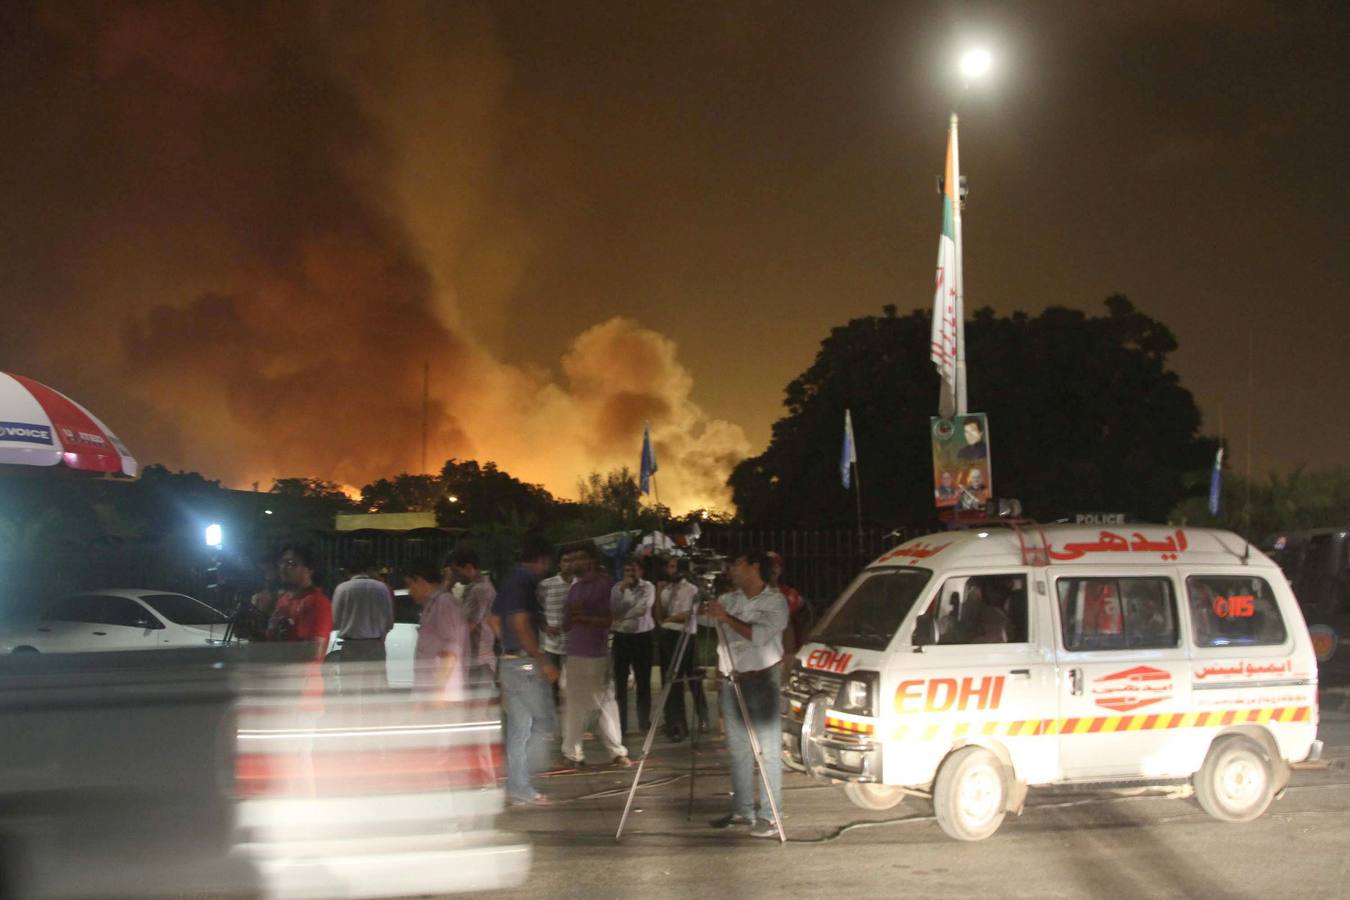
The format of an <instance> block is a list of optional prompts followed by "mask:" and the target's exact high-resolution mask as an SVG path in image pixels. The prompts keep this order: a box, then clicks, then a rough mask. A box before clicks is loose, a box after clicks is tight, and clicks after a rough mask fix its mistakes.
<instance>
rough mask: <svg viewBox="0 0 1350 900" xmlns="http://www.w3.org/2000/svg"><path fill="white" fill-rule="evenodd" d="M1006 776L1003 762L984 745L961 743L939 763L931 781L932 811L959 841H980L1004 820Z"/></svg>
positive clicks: (1006, 796) (938, 821) (995, 829)
mask: <svg viewBox="0 0 1350 900" xmlns="http://www.w3.org/2000/svg"><path fill="white" fill-rule="evenodd" d="M1007 806H1008V780H1007V776H1006V774H1005V773H1004V771H1003V763H1001V762H999V759H998V757H997V756H995V755H994V754H992V753H990V752H989V751H988V750H985V749H984V748H983V747H962V748H961V749H960V750H957V751H956V752H955V753H953V754H952V755H951V756H949V757H947V761H946V762H944V763H943V764H942V768H941V769H939V770H938V774H937V779H936V780H935V781H934V782H933V814H934V815H935V816H936V817H937V823H938V825H939V826H940V827H941V828H942V830H943V831H945V832H947V834H948V835H949V836H951V837H954V838H956V839H957V840H958V841H982V840H984V839H985V838H987V837H989V836H990V835H991V834H993V833H994V832H995V831H998V826H1000V825H1002V824H1003V817H1004V815H1006V814H1007Z"/></svg>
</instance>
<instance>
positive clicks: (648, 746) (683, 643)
mask: <svg viewBox="0 0 1350 900" xmlns="http://www.w3.org/2000/svg"><path fill="white" fill-rule="evenodd" d="M701 605H702V604H701V603H695V604H694V606H693V608H692V609H691V610H690V611H689V623H688V625H686V627H685V629H684V631H683V632H682V633H681V634H680V640H679V643H678V644H676V645H675V654H674V656H673V657H672V658H671V661H670V668H669V669H667V670H666V682H665V684H664V685H662V687H661V701H660V705H659V706H658V707H657V709H656V714H655V715H654V716H653V717H652V724H651V727H650V728H648V729H647V739H646V740H645V741H644V742H643V744H642V757H641V758H640V759H639V760H638V766H637V772H636V773H634V775H633V784H632V786H631V787H629V789H628V800H627V802H625V803H624V805H623V816H622V817H621V818H620V819H619V830H618V831H616V832H615V833H614V840H615V841H619V840H621V839H622V838H623V828H624V825H625V824H627V822H628V813H629V811H630V810H631V809H632V807H633V798H634V797H635V796H636V795H637V789H638V783H639V782H641V781H642V769H643V767H645V766H646V765H647V756H648V754H650V753H651V751H652V744H653V743H655V741H656V730H657V729H658V728H660V727H661V719H662V718H663V717H664V716H665V712H666V700H667V699H668V698H669V697H670V692H671V690H672V689H674V688H678V689H679V690H684V683H685V682H686V681H688V680H689V679H688V678H687V677H680V678H671V677H670V676H671V675H673V674H674V673H675V672H678V671H680V664H681V663H682V662H683V660H684V654H685V653H687V652H688V651H689V645H690V644H691V643H692V642H693V636H694V634H695V633H696V631H697V622H698V609H699V606H701ZM724 627H725V626H724V625H723V624H722V623H721V622H718V623H717V638H718V640H719V641H721V643H722V645H723V646H726V647H728V648H730V644H729V643H728V642H727V639H726V634H725V632H724V631H723V628H724ZM727 661H728V663H729V665H730V667H731V673H730V675H729V680H730V682H731V689H732V690H733V691H734V692H735V694H736V705H737V707H738V709H739V710H740V713H741V722H742V723H743V724H744V725H745V731H746V734H747V735H748V736H749V738H750V750H751V752H753V753H754V755H755V768H756V769H757V770H758V771H759V777H760V781H761V783H762V784H763V785H764V796H765V797H767V798H768V800H769V809H770V810H772V811H773V821H774V824H775V825H776V826H777V827H778V841H779V843H781V844H786V843H787V834H786V833H785V832H784V831H783V817H782V816H781V815H780V814H779V812H778V803H777V802H776V801H775V800H774V798H773V790H772V789H771V788H770V786H769V776H768V773H766V772H765V771H764V751H763V748H762V747H761V746H760V744H759V735H757V734H756V733H755V728H754V725H753V724H751V722H750V710H749V709H748V708H747V707H746V705H745V695H744V694H743V693H742V692H741V683H740V673H739V672H738V671H737V670H736V661H735V659H733V658H732V656H731V652H730V649H728V651H727ZM695 731H697V729H695ZM691 737H692V733H691ZM697 753H698V741H697V739H692V740H691V742H690V745H689V810H690V815H692V814H693V807H694V764H695V760H696V758H697Z"/></svg>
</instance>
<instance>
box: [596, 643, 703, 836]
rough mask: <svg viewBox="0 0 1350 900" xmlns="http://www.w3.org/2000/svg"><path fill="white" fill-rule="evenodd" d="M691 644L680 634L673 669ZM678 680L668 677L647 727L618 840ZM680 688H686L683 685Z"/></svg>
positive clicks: (671, 666)
mask: <svg viewBox="0 0 1350 900" xmlns="http://www.w3.org/2000/svg"><path fill="white" fill-rule="evenodd" d="M688 646H689V634H688V632H685V633H683V634H681V635H680V642H679V643H678V644H677V645H676V646H675V658H674V659H673V660H671V663H670V668H671V671H678V670H679V665H680V660H682V659H683V658H684V652H685V650H686V648H688ZM676 684H677V682H675V681H674V680H673V679H669V678H668V679H666V683H665V684H664V685H663V686H662V688H661V702H660V703H659V704H658V705H657V707H656V713H655V715H653V716H652V724H651V727H649V728H648V729H647V739H646V740H645V741H643V743H642V757H641V759H639V760H638V766H637V772H636V773H634V775H633V785H632V787H630V788H629V789H628V801H627V802H626V803H624V805H623V817H622V818H620V819H619V830H618V831H616V832H615V833H614V840H616V841H618V840H620V839H621V838H622V837H623V826H624V825H625V824H626V823H627V822H628V812H629V810H631V809H632V808H633V797H634V796H635V795H636V794H637V788H638V782H640V781H641V780H642V769H643V768H644V767H645V766H646V765H647V754H649V753H651V752H652V744H653V743H654V742H655V741H656V729H658V728H660V727H661V720H662V719H663V718H664V717H665V713H666V700H667V699H668V698H669V697H670V691H671V688H673V687H675V686H676ZM680 690H684V687H683V685H681V686H680Z"/></svg>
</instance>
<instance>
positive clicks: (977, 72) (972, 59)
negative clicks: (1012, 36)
mask: <svg viewBox="0 0 1350 900" xmlns="http://www.w3.org/2000/svg"><path fill="white" fill-rule="evenodd" d="M993 64H994V58H993V57H992V56H990V55H989V51H988V50H985V49H984V48H982V47H978V48H975V49H973V50H967V51H966V52H965V54H964V55H962V57H961V74H962V75H964V76H966V78H968V79H971V80H974V79H976V78H979V77H980V76H982V75H984V74H985V73H986V72H988V71H989V69H990V67H991V66H993Z"/></svg>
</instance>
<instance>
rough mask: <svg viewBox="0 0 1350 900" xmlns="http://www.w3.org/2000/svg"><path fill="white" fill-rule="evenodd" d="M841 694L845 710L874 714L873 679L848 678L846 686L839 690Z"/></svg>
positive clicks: (868, 714)
mask: <svg viewBox="0 0 1350 900" xmlns="http://www.w3.org/2000/svg"><path fill="white" fill-rule="evenodd" d="M839 696H840V700H841V701H842V702H843V704H844V709H843V711H844V712H851V713H857V714H859V715H863V716H870V715H872V679H870V678H850V679H848V680H847V681H845V682H844V688H843V690H842V691H840V692H839Z"/></svg>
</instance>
